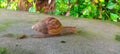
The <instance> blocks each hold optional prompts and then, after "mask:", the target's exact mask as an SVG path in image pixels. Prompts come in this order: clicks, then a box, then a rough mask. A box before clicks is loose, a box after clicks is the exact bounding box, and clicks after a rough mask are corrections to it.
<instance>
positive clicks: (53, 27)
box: [33, 17, 63, 35]
mask: <svg viewBox="0 0 120 54" xmlns="http://www.w3.org/2000/svg"><path fill="white" fill-rule="evenodd" d="M41 27H42V28H41ZM62 29H63V26H62V24H61V22H60V21H59V20H58V19H56V18H54V17H48V18H46V19H44V20H42V22H40V23H37V24H36V25H34V26H33V30H36V31H38V32H42V33H44V32H46V33H48V34H50V35H57V34H60V32H61V31H62ZM44 30H46V31H44ZM43 31H44V32H43Z"/></svg>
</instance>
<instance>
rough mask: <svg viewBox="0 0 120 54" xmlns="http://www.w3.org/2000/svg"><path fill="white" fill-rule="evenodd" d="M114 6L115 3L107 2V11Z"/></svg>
mask: <svg viewBox="0 0 120 54" xmlns="http://www.w3.org/2000/svg"><path fill="white" fill-rule="evenodd" d="M115 6H116V4H115V3H112V2H109V3H108V5H107V8H108V9H113V8H114V7H115Z"/></svg>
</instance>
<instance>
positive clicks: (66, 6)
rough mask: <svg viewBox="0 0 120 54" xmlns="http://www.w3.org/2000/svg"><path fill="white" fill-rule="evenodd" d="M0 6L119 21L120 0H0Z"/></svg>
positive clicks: (10, 8)
mask: <svg viewBox="0 0 120 54" xmlns="http://www.w3.org/2000/svg"><path fill="white" fill-rule="evenodd" d="M0 8H5V9H8V10H15V11H16V10H19V11H28V12H34V13H45V14H51V15H60V16H73V17H77V18H89V19H99V20H109V21H114V22H119V21H120V0H0Z"/></svg>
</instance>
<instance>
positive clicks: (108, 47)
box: [0, 10, 120, 54]
mask: <svg viewBox="0 0 120 54" xmlns="http://www.w3.org/2000/svg"><path fill="white" fill-rule="evenodd" d="M49 16H53V15H44V14H36V13H28V12H22V11H6V10H0V47H6V48H8V49H9V51H10V52H12V53H14V54H120V42H119V41H116V40H115V36H116V35H117V34H120V27H119V26H117V25H115V24H112V23H109V22H105V21H99V20H90V19H81V18H79V19H77V18H73V17H65V16H53V17H56V18H58V19H59V20H60V21H61V22H62V23H63V25H65V26H76V27H77V31H78V34H73V35H65V36H61V37H51V38H41V39H37V38H31V37H30V36H31V35H33V34H36V33H37V32H36V31H34V30H32V29H31V26H32V25H33V24H35V23H36V22H37V21H39V20H41V19H44V18H45V17H49ZM6 34H18V36H19V35H21V34H26V35H27V36H28V38H25V39H16V38H13V37H11V36H10V35H8V36H6ZM9 36H10V37H9ZM61 41H63V42H64V41H65V43H61Z"/></svg>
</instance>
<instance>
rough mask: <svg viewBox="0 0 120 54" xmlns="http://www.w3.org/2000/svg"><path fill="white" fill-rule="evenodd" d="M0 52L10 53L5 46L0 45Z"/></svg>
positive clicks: (2, 53)
mask: <svg viewBox="0 0 120 54" xmlns="http://www.w3.org/2000/svg"><path fill="white" fill-rule="evenodd" d="M0 54H12V53H10V52H9V51H8V49H7V48H3V47H1V48H0Z"/></svg>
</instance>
